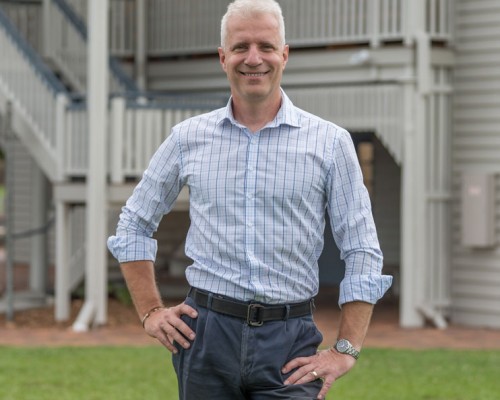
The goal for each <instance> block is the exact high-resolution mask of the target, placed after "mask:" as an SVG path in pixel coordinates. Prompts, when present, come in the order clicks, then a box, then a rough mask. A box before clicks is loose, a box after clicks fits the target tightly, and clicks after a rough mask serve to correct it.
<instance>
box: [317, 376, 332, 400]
mask: <svg viewBox="0 0 500 400" xmlns="http://www.w3.org/2000/svg"><path fill="white" fill-rule="evenodd" d="M332 384H333V381H328V380H325V381H324V382H323V386H322V387H321V390H320V391H319V393H318V399H319V400H322V399H324V398H326V395H327V393H328V391H329V390H330V388H331V387H332Z"/></svg>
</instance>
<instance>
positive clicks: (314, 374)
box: [309, 371, 319, 379]
mask: <svg viewBox="0 0 500 400" xmlns="http://www.w3.org/2000/svg"><path fill="white" fill-rule="evenodd" d="M309 373H310V374H311V375H312V376H314V379H318V378H319V376H318V373H317V372H316V371H311V372H309Z"/></svg>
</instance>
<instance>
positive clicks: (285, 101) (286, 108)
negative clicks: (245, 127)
mask: <svg viewBox="0 0 500 400" xmlns="http://www.w3.org/2000/svg"><path fill="white" fill-rule="evenodd" d="M226 121H227V122H229V123H231V124H232V125H235V126H241V124H240V123H239V122H238V121H236V120H235V119H234V115H233V107H232V96H231V97H230V98H229V101H228V102H227V105H226V107H224V108H223V109H222V113H221V114H220V118H219V120H218V121H217V125H219V124H222V123H224V122H226ZM280 125H289V126H293V127H297V128H300V126H301V125H300V116H299V113H298V112H297V110H296V108H295V106H294V105H293V103H292V101H291V100H290V99H289V97H288V96H287V95H286V93H285V92H284V91H283V89H281V107H280V109H279V110H278V113H277V114H276V117H274V120H272V121H271V122H269V123H268V124H267V125H266V127H267V128H277V127H279V126H280Z"/></svg>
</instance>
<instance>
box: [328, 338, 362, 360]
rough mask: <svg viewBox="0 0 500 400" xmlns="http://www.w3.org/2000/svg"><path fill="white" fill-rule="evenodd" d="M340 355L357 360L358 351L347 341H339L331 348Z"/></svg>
mask: <svg viewBox="0 0 500 400" xmlns="http://www.w3.org/2000/svg"><path fill="white" fill-rule="evenodd" d="M333 347H334V348H335V350H337V351H338V352H339V353H341V354H348V355H350V356H351V357H354V358H355V359H356V360H357V359H358V358H359V351H358V350H356V349H355V348H354V346H353V345H352V344H351V342H349V340H347V339H339V340H337V343H335V345H334V346H333Z"/></svg>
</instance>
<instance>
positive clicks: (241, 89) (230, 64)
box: [219, 14, 288, 104]
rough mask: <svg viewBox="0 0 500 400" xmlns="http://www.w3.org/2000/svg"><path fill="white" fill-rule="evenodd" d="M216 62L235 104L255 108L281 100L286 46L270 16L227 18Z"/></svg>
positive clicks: (286, 56)
mask: <svg viewBox="0 0 500 400" xmlns="http://www.w3.org/2000/svg"><path fill="white" fill-rule="evenodd" d="M219 58H220V62H221V65H222V68H223V70H224V71H225V72H226V74H227V77H228V80H229V84H230V86H231V94H232V95H233V97H234V98H235V99H236V100H239V101H244V102H247V103H252V104H258V103H260V102H263V101H265V100H266V99H270V98H274V96H281V93H280V89H279V88H280V83H281V77H282V75H283V70H284V69H285V65H286V62H287V60H288V46H286V45H285V46H283V44H282V42H281V39H280V34H279V26H278V21H276V19H275V18H274V17H273V16H272V15H269V14H259V15H255V16H252V17H249V18H244V17H239V16H234V17H232V18H230V19H229V21H228V23H227V35H226V43H225V47H224V48H219Z"/></svg>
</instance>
